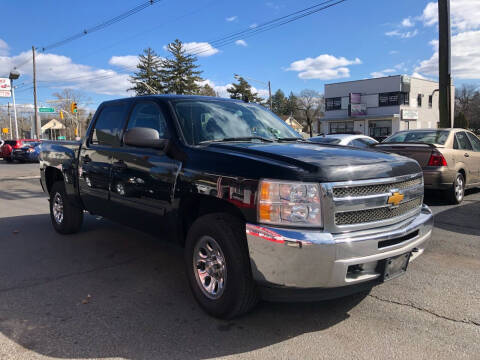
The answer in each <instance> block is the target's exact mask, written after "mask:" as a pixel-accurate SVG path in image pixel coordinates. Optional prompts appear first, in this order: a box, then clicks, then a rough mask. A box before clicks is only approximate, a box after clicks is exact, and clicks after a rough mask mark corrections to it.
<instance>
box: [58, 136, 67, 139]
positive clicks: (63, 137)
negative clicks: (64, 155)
mask: <svg viewBox="0 0 480 360" xmlns="http://www.w3.org/2000/svg"><path fill="white" fill-rule="evenodd" d="M66 139H67V138H66V137H65V136H57V140H66Z"/></svg>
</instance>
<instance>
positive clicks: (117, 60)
mask: <svg viewBox="0 0 480 360" xmlns="http://www.w3.org/2000/svg"><path fill="white" fill-rule="evenodd" d="M108 63H109V64H110V65H113V66H117V67H120V68H124V69H132V68H135V67H136V66H137V64H138V56H136V55H125V56H112V57H111V58H110V60H109V61H108Z"/></svg>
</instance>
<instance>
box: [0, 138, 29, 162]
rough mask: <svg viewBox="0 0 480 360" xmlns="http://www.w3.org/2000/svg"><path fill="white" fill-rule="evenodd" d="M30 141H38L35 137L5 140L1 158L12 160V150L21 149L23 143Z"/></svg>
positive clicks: (0, 150)
mask: <svg viewBox="0 0 480 360" xmlns="http://www.w3.org/2000/svg"><path fill="white" fill-rule="evenodd" d="M29 142H38V140H34V139H20V140H5V143H4V144H3V146H2V147H1V148H0V158H3V159H4V160H6V161H7V162H12V161H13V159H12V152H13V150H14V149H20V148H21V147H22V146H23V145H25V144H27V143H29Z"/></svg>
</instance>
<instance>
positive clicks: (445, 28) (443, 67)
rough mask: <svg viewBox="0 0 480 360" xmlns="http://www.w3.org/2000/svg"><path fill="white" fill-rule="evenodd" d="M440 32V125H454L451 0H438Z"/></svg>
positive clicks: (446, 126) (444, 126) (443, 126)
mask: <svg viewBox="0 0 480 360" xmlns="http://www.w3.org/2000/svg"><path fill="white" fill-rule="evenodd" d="M438 33H439V54H438V55H439V56H438V58H439V64H438V65H439V66H438V69H439V76H438V77H439V80H440V93H439V105H438V106H439V111H440V127H442V128H448V127H453V124H452V94H451V93H452V87H451V85H452V78H451V44H450V41H451V33H450V0H438Z"/></svg>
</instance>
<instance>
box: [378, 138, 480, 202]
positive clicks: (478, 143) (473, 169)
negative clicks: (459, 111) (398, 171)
mask: <svg viewBox="0 0 480 360" xmlns="http://www.w3.org/2000/svg"><path fill="white" fill-rule="evenodd" d="M375 148H376V149H379V150H383V151H388V152H394V153H396V154H400V155H404V156H408V157H410V158H413V159H415V160H417V161H418V163H419V164H420V166H421V167H422V169H423V175H424V182H425V188H427V189H440V190H443V191H444V192H445V195H446V196H447V199H448V200H449V201H450V202H451V203H452V204H459V203H461V202H462V200H463V198H464V194H465V189H468V188H473V187H480V139H479V138H478V137H477V136H476V135H475V134H473V133H472V132H470V131H468V130H465V129H438V130H431V129H427V130H407V131H400V132H397V133H396V134H394V135H392V136H390V137H389V138H387V139H386V140H385V141H384V142H383V143H381V144H378V145H376V146H375Z"/></svg>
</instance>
